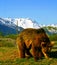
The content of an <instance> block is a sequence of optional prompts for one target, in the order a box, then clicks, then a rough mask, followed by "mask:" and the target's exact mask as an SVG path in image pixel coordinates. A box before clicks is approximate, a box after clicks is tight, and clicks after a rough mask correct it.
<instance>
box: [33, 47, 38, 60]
mask: <svg viewBox="0 0 57 65" xmlns="http://www.w3.org/2000/svg"><path fill="white" fill-rule="evenodd" d="M32 54H33V57H34V60H35V61H37V60H38V59H39V57H38V55H39V54H38V51H37V47H34V46H33V47H32Z"/></svg>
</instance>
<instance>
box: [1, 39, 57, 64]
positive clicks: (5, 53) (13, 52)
mask: <svg viewBox="0 0 57 65" xmlns="http://www.w3.org/2000/svg"><path fill="white" fill-rule="evenodd" d="M4 42H5V43H4ZM8 42H9V43H10V45H9V43H8ZM0 44H2V46H0V65H57V49H52V52H51V53H50V57H51V58H52V59H45V58H44V57H43V59H39V60H38V61H37V62H35V61H34V58H33V57H32V58H29V59H27V58H22V59H19V55H18V49H17V47H16V46H15V45H14V44H13V41H12V40H11V41H8V40H7V41H5V40H2V41H1V40H0ZM12 44H13V45H12ZM56 45H57V42H56ZM56 45H55V46H56Z"/></svg>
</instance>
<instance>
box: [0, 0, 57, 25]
mask: <svg viewBox="0 0 57 65" xmlns="http://www.w3.org/2000/svg"><path fill="white" fill-rule="evenodd" d="M0 17H2V18H8V17H9V18H31V19H32V20H35V21H37V22H38V23H39V24H57V0H0Z"/></svg>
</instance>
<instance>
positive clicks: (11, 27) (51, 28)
mask: <svg viewBox="0 0 57 65" xmlns="http://www.w3.org/2000/svg"><path fill="white" fill-rule="evenodd" d="M41 27H43V28H44V29H45V30H46V32H48V33H49V34H53V33H57V24H56V25H55V24H51V25H44V24H43V25H42V24H38V23H37V22H36V21H35V20H32V19H30V18H0V32H2V33H3V34H16V33H17V30H18V31H19V32H20V31H22V30H23V29H26V28H36V29H37V28H41Z"/></svg>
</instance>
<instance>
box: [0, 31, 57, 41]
mask: <svg viewBox="0 0 57 65" xmlns="http://www.w3.org/2000/svg"><path fill="white" fill-rule="evenodd" d="M17 36H18V34H9V35H3V33H2V32H0V37H5V38H12V39H16V37H17ZM48 36H49V38H50V40H51V41H57V34H52V35H48Z"/></svg>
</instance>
